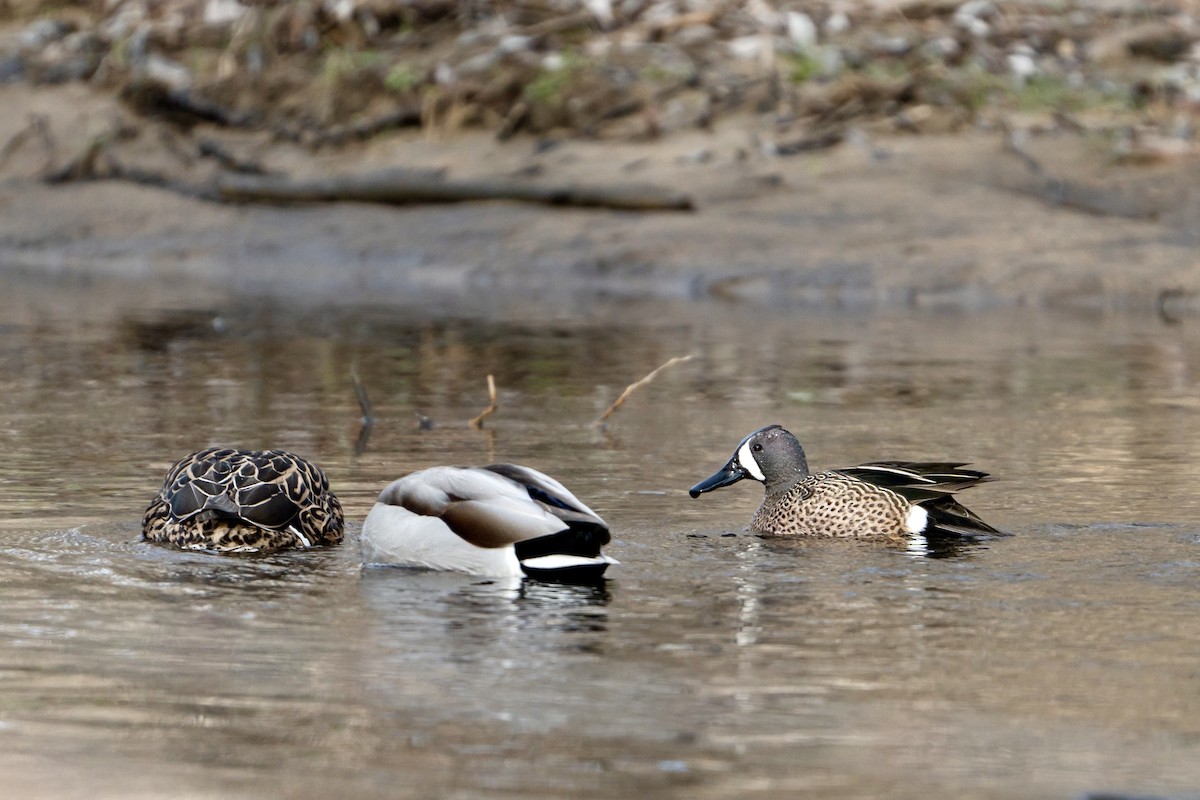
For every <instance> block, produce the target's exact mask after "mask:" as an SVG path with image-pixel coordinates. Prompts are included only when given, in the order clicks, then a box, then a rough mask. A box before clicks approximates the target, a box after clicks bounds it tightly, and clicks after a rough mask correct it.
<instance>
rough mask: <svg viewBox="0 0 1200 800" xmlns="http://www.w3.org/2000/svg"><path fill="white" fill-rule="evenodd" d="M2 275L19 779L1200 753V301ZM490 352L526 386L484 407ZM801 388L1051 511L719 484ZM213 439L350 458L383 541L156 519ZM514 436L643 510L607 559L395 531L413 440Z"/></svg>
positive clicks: (1175, 789) (976, 774) (853, 766)
mask: <svg viewBox="0 0 1200 800" xmlns="http://www.w3.org/2000/svg"><path fill="white" fill-rule="evenodd" d="M3 294H4V296H3V298H2V299H0V311H2V312H3V320H4V324H3V325H2V326H0V397H2V400H0V443H2V446H3V455H4V458H3V459H0V794H3V795H4V796H5V797H32V798H42V797H46V798H49V797H54V798H63V797H104V798H108V797H114V798H115V797H122V798H125V797H163V796H173V797H189V798H190V797H197V798H203V797H222V798H228V797H263V796H275V797H296V798H309V797H312V798H316V797H329V796H331V795H333V796H342V797H414V798H425V797H455V798H472V797H482V796H497V795H501V796H512V797H613V798H618V797H619V798H627V797H637V796H642V797H660V796H661V797H681V798H683V797H687V798H696V797H700V798H705V797H713V798H718V797H721V798H724V797H778V796H787V795H788V794H790V795H791V796H801V795H803V796H821V797H834V798H837V797H845V798H863V797H879V798H896V797H914V798H915V797H981V798H1030V797H1045V798H1052V797H1080V796H1083V795H1085V794H1087V793H1088V792H1100V791H1109V790H1112V791H1126V792H1131V793H1139V794H1156V793H1157V794H1163V795H1171V796H1180V795H1194V794H1195V793H1196V791H1197V790H1198V789H1200V500H1198V499H1197V493H1196V490H1195V487H1196V485H1197V479H1198V478H1200V460H1198V459H1197V457H1196V453H1197V452H1198V451H1200V447H1198V446H1200V336H1197V333H1198V331H1197V329H1196V323H1195V322H1194V321H1191V320H1185V321H1184V322H1183V323H1182V324H1168V323H1166V322H1164V321H1161V320H1158V319H1153V318H1140V317H1139V318H1133V317H1102V316H1096V317H1070V318H1066V317H1061V316H1060V317H1054V316H1048V315H1036V314H1023V313H1016V312H1013V311H1011V310H1010V311H1005V312H1003V313H996V314H973V315H952V314H939V313H933V312H929V313H924V314H919V315H900V314H879V315H851V314H843V315H836V314H815V313H812V312H809V311H805V312H800V311H797V312H794V313H787V312H784V311H781V310H763V309H762V308H758V307H752V306H745V307H739V306H730V305H720V304H707V305H678V306H676V305H661V304H643V303H637V302H616V301H612V302H604V301H594V302H591V303H583V302H578V301H570V300H560V301H556V302H553V303H551V302H549V301H541V302H538V303H534V304H529V303H520V302H508V301H505V300H504V299H503V298H490V299H489V300H488V301H487V302H486V303H483V304H479V305H476V306H475V307H472V308H456V307H451V306H445V305H444V304H415V303H414V304H412V305H411V306H407V307H405V306H398V307H380V308H362V307H358V308H353V307H351V308H345V307H328V306H319V305H312V304H309V305H306V306H304V307H302V308H299V309H297V308H293V307H290V306H289V305H288V304H286V303H283V302H280V301H274V302H270V301H264V302H258V303H249V302H245V301H238V302H222V301H221V298H219V297H214V296H211V295H210V296H206V297H205V298H204V300H203V301H197V302H194V303H187V302H183V303H182V305H181V301H180V300H179V299H178V298H176V299H175V300H174V301H173V305H172V309H171V310H169V311H166V310H162V309H161V308H158V307H159V306H160V305H162V302H161V298H154V297H143V296H141V295H139V290H134V289H131V288H128V287H119V286H118V287H113V286H87V287H84V286H79V285H70V286H67V285H64V286H59V287H51V288H50V289H49V290H48V289H47V288H46V287H45V286H38V287H36V288H35V287H33V286H31V285H26V284H24V283H22V282H20V281H15V282H13V284H12V285H11V286H7V287H6V290H5V292H4V293H3ZM154 309H158V310H154ZM688 353H692V354H694V355H695V357H694V359H693V360H692V361H690V362H688V363H685V364H679V365H676V366H674V367H672V368H671V369H670V370H668V371H665V372H664V373H663V374H661V375H660V376H659V377H658V379H657V380H656V381H654V382H653V383H651V384H649V385H647V386H644V387H642V388H641V389H639V390H638V391H637V392H636V393H634V394H633V395H632V396H631V397H630V399H629V401H628V402H627V403H626V404H625V405H624V407H622V408H621V409H620V410H619V411H618V412H617V413H616V414H615V415H614V416H613V418H612V419H611V420H610V424H609V426H608V427H607V429H605V430H599V429H597V428H595V427H593V426H592V425H591V421H592V420H593V419H594V418H595V417H596V416H597V415H599V414H600V412H601V411H602V410H603V409H604V408H605V407H606V406H607V405H608V404H609V403H610V402H611V401H612V400H613V399H614V398H615V397H616V396H617V395H618V394H619V393H620V391H621V389H622V388H623V387H624V386H625V385H626V384H628V383H630V382H632V381H634V380H636V379H637V378H639V377H641V376H642V375H644V374H646V373H647V372H649V371H650V370H651V369H653V368H654V367H655V366H657V365H658V364H660V363H662V362H664V361H666V360H667V359H668V358H670V357H672V356H676V355H684V354H688ZM352 370H355V371H357V373H358V374H359V375H360V376H361V378H362V381H363V384H364V385H365V387H366V388H367V390H368V392H369V394H370V397H371V400H372V403H373V406H374V412H375V417H376V420H375V425H374V428H373V429H372V430H371V432H370V436H369V437H368V438H367V439H366V441H365V446H364V443H363V442H362V441H361V439H360V431H359V422H358V417H359V409H358V404H357V402H356V400H355V394H354V390H353V386H352V382H351V378H350V374H351V371H352ZM489 373H492V374H494V375H495V377H496V381H497V385H498V388H499V411H498V412H497V413H496V414H495V415H494V416H493V417H492V418H491V419H490V420H489V421H488V422H487V425H486V427H485V429H484V430H481V431H476V430H470V429H469V428H468V427H467V425H466V421H467V420H468V419H470V418H471V417H473V416H474V415H475V414H476V413H478V412H479V411H480V410H481V409H482V408H483V407H484V406H485V405H486V403H487V395H486V383H485V376H486V375H487V374H489ZM419 416H420V417H424V418H427V419H428V420H430V421H431V423H432V428H431V429H422V428H421V427H420V426H419V425H418V418H419ZM769 422H780V423H783V424H785V425H787V426H788V427H789V428H791V429H792V430H793V431H794V432H796V433H797V434H798V435H799V436H800V438H801V439H802V441H804V442H805V444H806V446H807V448H808V452H809V458H810V462H811V463H812V464H813V466H814V467H835V466H843V465H848V464H851V463H854V462H857V461H862V460H871V459H881V458H908V459H951V458H954V459H961V460H967V461H970V462H972V463H974V464H976V465H978V466H979V467H980V468H982V469H986V470H988V471H990V472H992V473H994V474H995V475H996V476H997V477H998V480H997V481H995V482H993V483H989V484H986V485H984V486H981V487H978V488H976V489H973V490H971V491H970V492H969V493H968V494H967V495H965V496H964V498H963V499H964V500H965V501H966V502H967V504H968V505H969V506H971V507H972V508H973V509H974V510H975V511H977V512H978V513H979V514H980V515H981V516H983V517H984V518H985V519H987V520H988V521H989V522H991V523H993V524H994V525H996V526H998V527H1000V528H1003V529H1005V530H1007V531H1010V532H1012V533H1013V534H1014V535H1013V536H1011V537H1009V538H1004V539H999V540H996V541H992V542H988V543H985V544H982V545H976V546H968V547H963V548H961V549H958V550H956V551H938V552H934V553H921V552H916V551H903V550H898V549H894V548H888V547H881V546H873V545H871V546H868V545H861V544H855V543H847V542H793V541H780V540H767V539H761V538H758V537H754V536H750V535H747V534H746V533H745V532H744V531H743V527H744V526H745V524H746V523H747V522H748V521H749V519H750V516H751V514H752V513H753V510H754V508H755V507H756V504H757V502H758V500H759V495H760V493H761V490H760V489H759V488H758V487H757V486H756V485H752V484H751V483H749V482H745V483H742V484H739V485H737V486H733V487H730V488H727V489H724V490H721V491H719V492H714V493H712V494H709V495H705V496H704V497H702V498H700V499H698V500H691V499H689V498H688V497H687V494H686V489H687V487H689V486H690V485H692V484H693V483H694V482H695V481H697V480H698V479H700V478H702V477H705V476H707V475H708V474H710V473H711V472H712V471H713V470H714V469H715V468H717V467H718V466H720V465H721V464H722V463H724V460H725V459H726V458H727V457H728V456H729V454H730V452H731V450H732V448H733V446H734V445H735V444H736V443H737V441H738V440H739V439H740V438H741V437H742V436H743V435H744V434H745V433H747V432H749V431H750V430H751V429H753V428H755V427H758V426H760V425H763V424H766V423H769ZM213 443H233V444H239V445H242V446H250V447H266V446H280V447H287V448H290V449H293V450H296V451H297V452H299V453H301V454H303V455H306V456H309V457H311V458H313V459H314V460H316V461H317V462H319V463H320V464H321V465H322V466H323V467H324V468H325V469H326V471H327V472H328V474H329V476H330V478H331V481H332V483H333V486H334V488H335V490H336V491H337V492H338V493H339V495H340V496H341V498H342V501H343V503H344V505H345V507H346V511H347V516H348V519H349V520H350V521H351V524H350V534H349V537H348V539H347V541H346V543H345V544H344V545H343V546H342V547H340V548H336V549H331V550H326V551H317V552H307V553H291V554H284V555H277V556H271V557H240V558H239V557H233V558H231V557H216V556H210V555H206V554H197V553H179V552H174V551H171V550H167V549H163V548H158V547H153V546H150V545H146V544H143V543H140V542H138V541H137V537H138V521H139V519H140V515H141V513H142V510H143V509H144V507H145V504H146V502H147V501H148V500H149V498H150V496H151V495H152V494H153V493H154V491H155V490H156V489H157V487H158V484H159V482H160V481H161V478H162V475H163V473H164V471H165V469H166V468H167V466H168V465H169V463H170V462H171V461H173V460H174V459H175V458H177V457H179V456H180V455H182V454H183V453H185V452H187V451H189V450H191V449H195V448H198V447H201V446H204V445H208V444H213ZM496 460H505V461H518V462H523V463H528V464H530V465H532V466H535V467H538V468H540V469H543V470H545V471H547V472H549V473H551V474H553V475H555V476H556V477H559V478H560V479H562V480H563V482H564V483H566V484H567V485H568V486H569V487H570V488H572V489H573V490H574V491H575V492H576V493H577V494H579V495H580V497H581V498H583V499H584V500H585V501H586V502H588V504H589V505H591V506H592V507H593V508H594V509H596V510H597V511H598V512H599V513H600V514H602V515H603V516H604V517H605V518H606V519H607V520H608V521H609V523H610V524H611V526H612V528H613V531H614V543H613V545H612V546H611V548H610V550H609V552H610V553H611V554H612V555H613V556H615V557H616V558H618V559H619V560H620V561H621V562H622V563H621V564H620V566H617V567H614V568H612V569H611V571H610V576H611V579H610V580H609V581H607V583H606V584H605V585H604V586H602V587H570V586H555V585H546V584H538V583H532V582H529V583H525V584H523V585H522V584H520V583H519V582H518V583H504V582H495V581H487V580H481V579H478V578H470V577H463V576H457V575H448V574H430V573H416V572H408V571H402V570H387V569H374V570H367V571H363V570H361V569H360V568H359V564H358V552H357V536H358V530H359V523H360V522H361V519H362V518H363V516H364V515H365V513H366V511H367V510H368V509H369V508H370V505H371V503H372V502H373V498H374V495H375V494H376V493H377V492H378V491H379V489H380V488H381V487H382V486H383V485H384V484H385V483H386V482H387V481H389V480H390V479H391V478H394V477H396V476H398V475H400V474H402V473H404V472H406V471H408V470H411V469H414V468H418V467H422V466H426V465H430V464H435V463H487V462H490V461H496Z"/></svg>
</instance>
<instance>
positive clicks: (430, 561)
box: [362, 503, 525, 578]
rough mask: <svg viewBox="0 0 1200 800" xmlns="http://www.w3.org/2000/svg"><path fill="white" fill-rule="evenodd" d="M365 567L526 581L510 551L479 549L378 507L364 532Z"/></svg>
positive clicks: (431, 520)
mask: <svg viewBox="0 0 1200 800" xmlns="http://www.w3.org/2000/svg"><path fill="white" fill-rule="evenodd" d="M362 557H363V563H364V564H367V565H372V566H393V567H417V568H420V569H442V570H451V571H454V572H466V573H468V574H471V575H490V576H494V577H497V578H515V577H520V576H522V575H524V574H525V573H523V572H522V571H521V564H520V562H519V561H517V554H516V551H515V550H514V549H513V548H512V547H476V546H475V545H473V544H471V543H470V542H468V541H466V540H465V539H463V538H462V537H461V536H459V535H458V534H457V533H455V532H454V531H452V530H450V526H449V525H447V524H446V523H445V522H442V520H441V519H439V518H437V517H426V516H422V515H421V514H414V513H413V512H411V511H409V510H408V509H406V508H401V507H400V506H393V505H389V504H387V503H376V504H375V506H374V507H373V508H372V509H371V513H369V514H367V520H366V522H364V523H363V529H362Z"/></svg>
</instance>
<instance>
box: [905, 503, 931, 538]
mask: <svg viewBox="0 0 1200 800" xmlns="http://www.w3.org/2000/svg"><path fill="white" fill-rule="evenodd" d="M928 524H929V512H928V511H926V510H925V509H923V508H921V507H920V506H913V507H912V508H910V509H909V510H908V518H907V519H905V520H904V528H905V530H907V531H908V532H909V533H921V532H922V531H924V530H925V526H926V525H928Z"/></svg>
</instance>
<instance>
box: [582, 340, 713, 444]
mask: <svg viewBox="0 0 1200 800" xmlns="http://www.w3.org/2000/svg"><path fill="white" fill-rule="evenodd" d="M692 358H693V356H692V355H690V354H689V355H686V356H675V357H674V358H672V359H671V360H670V361H668V362H667V363H665V364H662V365H660V366H659V367H657V368H656V369H654V370H652V371H651V372H650V373H649V374H648V375H646V377H644V378H642V379H641V380H639V381H634V382H633V383H631V384H629V385H628V386H626V387H625V391H623V392H621V395H620V397H618V398H617V399H616V400H614V401H613V404H612V405H611V406H609V407H608V408H606V409H604V413H603V414H601V415H600V416H598V417H596V419H595V421H594V422H592V424H593V425H596V426H600V425H603V424H604V421H605V420H606V419H608V418H609V417H611V416H612V415H613V413H615V412H616V410H617V409H618V408H620V407H621V406H623V405H625V401H626V400H628V399H629V395H631V394H633V393H634V391H636V390H637V389H640V388H641V387H643V386H645V385H646V384H647V383H649V382H650V381H652V380H654V379H655V378H656V377H658V373H660V372H662V371H663V370H664V369H666V368H667V367H670V366H674V365H675V364H680V363H683V362H684V361H691V360H692Z"/></svg>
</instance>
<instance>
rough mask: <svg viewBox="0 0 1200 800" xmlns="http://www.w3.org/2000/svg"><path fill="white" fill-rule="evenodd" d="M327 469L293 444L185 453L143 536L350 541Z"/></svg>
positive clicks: (223, 548)
mask: <svg viewBox="0 0 1200 800" xmlns="http://www.w3.org/2000/svg"><path fill="white" fill-rule="evenodd" d="M342 528H343V520H342V506H341V503H339V502H338V499H337V497H336V496H335V495H334V494H333V492H331V491H330V490H329V481H328V480H327V479H326V477H325V473H324V472H322V471H321V470H320V468H319V467H317V466H316V465H315V464H313V463H312V462H310V461H306V460H305V459H303V458H301V457H300V456H298V455H295V454H294V453H289V452H287V451H286V450H235V449H231V448H222V447H210V448H208V449H207V450H199V451H197V452H195V453H192V454H191V455H187V456H184V457H183V458H181V459H180V460H179V461H178V462H177V463H176V464H175V466H173V467H171V469H170V470H169V471H168V472H167V478H166V480H165V481H164V482H163V486H162V489H160V490H159V492H158V495H157V496H155V498H154V500H152V501H151V502H150V507H149V508H147V509H146V515H145V516H144V517H143V519H142V538H143V539H145V540H147V541H151V542H159V543H163V544H171V545H174V546H176V547H179V548H182V549H184V550H214V551H218V552H225V553H252V552H269V551H275V550H284V549H287V548H291V547H301V548H307V547H316V546H318V545H330V544H337V543H338V542H340V541H342Z"/></svg>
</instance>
